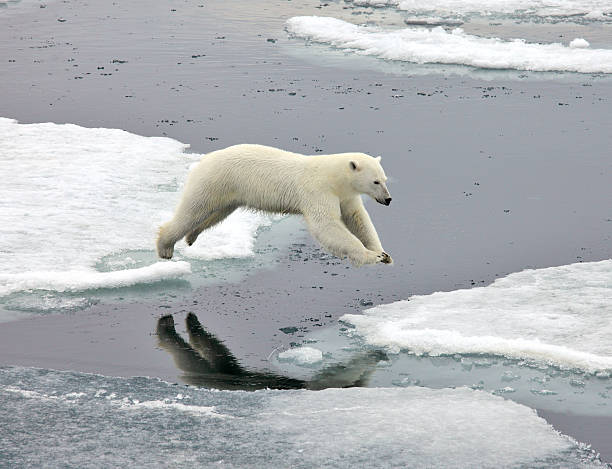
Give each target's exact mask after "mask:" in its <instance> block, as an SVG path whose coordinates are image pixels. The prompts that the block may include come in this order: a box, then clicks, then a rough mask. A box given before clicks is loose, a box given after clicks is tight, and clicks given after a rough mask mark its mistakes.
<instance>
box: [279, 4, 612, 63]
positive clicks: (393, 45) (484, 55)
mask: <svg viewBox="0 0 612 469" xmlns="http://www.w3.org/2000/svg"><path fill="white" fill-rule="evenodd" d="M286 28H287V31H288V32H289V33H290V34H292V35H294V36H296V37H300V38H304V39H307V40H310V41H313V42H318V43H323V44H330V45H332V46H334V47H337V48H339V49H343V50H347V51H351V52H355V53H357V54H362V55H370V56H374V57H378V58H381V59H388V60H398V61H406V62H414V63H420V64H422V63H441V64H454V65H468V66H472V67H480V68H488V69H516V70H532V71H541V72H545V71H568V72H580V73H612V50H609V49H575V48H571V47H566V46H564V45H562V44H557V43H554V44H535V43H528V42H526V41H525V40H523V39H514V40H510V41H506V40H501V39H497V38H485V37H479V36H473V35H470V34H466V33H465V32H464V31H463V30H461V29H455V30H453V31H452V32H447V31H446V30H445V29H444V28H442V27H436V28H433V29H425V28H404V29H396V30H384V29H380V28H377V27H370V26H357V25H354V24H351V23H347V22H346V21H342V20H339V19H336V18H329V17H319V16H296V17H293V18H290V19H289V20H288V21H287V23H286Z"/></svg>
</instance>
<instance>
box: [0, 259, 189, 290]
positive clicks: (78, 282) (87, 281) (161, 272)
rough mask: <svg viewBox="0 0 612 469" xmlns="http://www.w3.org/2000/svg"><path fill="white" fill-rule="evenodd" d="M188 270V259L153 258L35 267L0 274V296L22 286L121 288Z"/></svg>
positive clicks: (90, 288)
mask: <svg viewBox="0 0 612 469" xmlns="http://www.w3.org/2000/svg"><path fill="white" fill-rule="evenodd" d="M189 273H191V266H190V264H189V263H188V262H185V261H177V262H156V263H155V264H151V265H148V266H146V267H140V268H137V269H127V270H115V271H112V272H95V271H90V270H69V271H35V272H26V273H22V274H0V296H4V295H7V294H9V293H13V292H16V291H24V290H53V291H57V292H67V291H69V292H78V291H85V290H95V289H99V288H122V287H130V286H132V285H137V284H139V283H153V282H159V281H161V280H166V279H169V278H176V277H181V276H183V275H186V274H189Z"/></svg>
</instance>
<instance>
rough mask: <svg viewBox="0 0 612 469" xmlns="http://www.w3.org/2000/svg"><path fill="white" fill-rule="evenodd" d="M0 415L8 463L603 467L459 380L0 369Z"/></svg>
mask: <svg viewBox="0 0 612 469" xmlns="http://www.w3.org/2000/svg"><path fill="white" fill-rule="evenodd" d="M185 392H187V394H186V395H185V394H183V393H185ZM41 416H42V417H41ZM0 421H2V422H4V423H5V425H3V426H2V428H1V429H0V441H10V442H11V444H10V445H6V446H5V447H3V448H2V451H3V461H4V462H5V463H6V464H8V465H9V466H11V467H20V466H23V465H25V464H26V463H27V464H29V465H32V466H38V465H44V466H45V467H49V468H55V467H66V466H73V467H80V468H84V469H85V468H89V467H99V465H100V461H104V464H105V465H108V466H113V467H125V466H128V465H132V464H131V463H132V462H133V461H138V464H139V465H140V466H152V467H153V466H155V467H159V466H164V467H169V466H171V467H178V468H181V467H209V466H215V467H216V465H219V466H222V467H296V468H302V467H303V468H308V467H336V468H353V467H381V465H384V466H385V467H407V466H409V467H458V468H459V467H485V468H487V467H488V468H498V467H542V468H547V467H603V465H602V464H600V463H599V462H598V461H597V460H596V459H595V458H594V456H593V453H592V452H591V451H590V450H588V448H586V447H585V446H584V445H581V444H579V443H577V442H575V441H574V440H572V439H571V438H569V437H567V436H564V435H561V434H559V433H558V432H557V431H555V430H554V429H553V428H552V427H551V426H550V425H549V424H548V423H547V422H546V421H545V420H543V419H542V418H540V417H538V415H537V414H536V412H535V411H534V410H532V409H530V408H528V407H525V406H523V405H520V404H516V403H514V402H512V401H508V400H505V399H503V398H501V397H497V396H493V395H491V394H489V393H485V392H482V391H473V390H471V389H467V388H458V389H438V390H435V389H428V388H419V387H412V388H351V389H327V390H323V391H270V390H264V391H255V392H240V391H215V390H207V389H198V388H188V389H187V390H185V389H184V388H179V389H177V387H176V386H172V385H170V384H169V383H165V382H162V381H159V380H155V379H150V378H129V379H123V378H109V377H104V376H100V375H89V374H83V373H76V372H56V371H51V370H41V369H32V368H4V369H0ZM15 432H18V434H19V435H21V436H20V438H11V435H14V434H15ZM109 448H112V451H109ZM41 463H44V464H41Z"/></svg>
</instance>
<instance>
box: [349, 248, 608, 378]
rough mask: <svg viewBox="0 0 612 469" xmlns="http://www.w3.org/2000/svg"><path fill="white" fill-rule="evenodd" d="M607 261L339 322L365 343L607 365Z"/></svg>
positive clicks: (594, 367) (528, 273)
mask: <svg viewBox="0 0 612 469" xmlns="http://www.w3.org/2000/svg"><path fill="white" fill-rule="evenodd" d="M610 298H612V260H606V261H601V262H590V263H579V264H571V265H566V266H561V267H551V268H547V269H538V270H525V271H523V272H518V273H514V274H511V275H508V276H507V277H504V278H500V279H497V280H496V281H495V282H494V283H493V284H491V285H489V286H486V287H480V288H472V289H466V290H455V291H451V292H438V293H433V294H431V295H426V296H413V297H411V298H410V299H409V300H404V301H398V302H395V303H391V304H388V305H382V306H377V307H375V308H371V309H369V310H366V311H365V312H364V314H363V315H354V314H348V315H344V316H343V317H342V318H341V320H343V321H346V322H348V323H351V324H353V325H355V326H356V329H355V331H354V333H356V334H358V335H360V336H362V337H363V338H364V339H365V340H366V341H367V342H368V343H370V344H372V345H375V346H377V347H387V348H388V349H390V350H393V349H396V350H399V349H405V350H409V351H411V352H413V353H415V354H425V353H426V354H430V355H452V354H456V353H459V354H492V355H501V356H506V357H509V358H516V359H522V358H526V359H534V360H537V361H539V362H542V363H547V364H554V365H557V366H560V367H565V368H580V369H582V370H585V371H588V372H591V373H596V372H599V371H606V370H612V342H611V341H610V337H612V304H611V303H610Z"/></svg>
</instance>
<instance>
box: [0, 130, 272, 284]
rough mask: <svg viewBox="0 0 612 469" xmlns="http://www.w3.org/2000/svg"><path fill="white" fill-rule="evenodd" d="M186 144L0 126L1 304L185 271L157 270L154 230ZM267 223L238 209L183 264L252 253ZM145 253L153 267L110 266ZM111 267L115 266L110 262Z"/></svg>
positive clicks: (176, 266)
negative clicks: (29, 294)
mask: <svg viewBox="0 0 612 469" xmlns="http://www.w3.org/2000/svg"><path fill="white" fill-rule="evenodd" d="M187 147H188V145H185V144H183V143H180V142H178V141H176V140H172V139H169V138H160V137H142V136H139V135H134V134H131V133H128V132H125V131H123V130H117V129H104V128H94V129H90V128H84V127H79V126H76V125H71V124H63V125H58V124H53V123H43V124H19V123H18V122H17V121H15V120H11V119H6V118H0V177H1V178H2V181H3V183H2V185H1V186H0V272H1V274H0V296H3V295H7V294H10V293H13V292H17V291H21V290H32V289H45V290H56V291H80V290H85V289H91V288H94V289H95V288H116V287H122V286H130V285H134V284H137V283H145V282H146V283H148V282H155V281H159V280H162V279H167V278H171V277H178V276H182V275H185V274H187V273H189V271H190V270H189V264H187V263H186V262H156V261H155V260H154V259H155V254H154V243H155V237H156V233H157V227H158V226H159V225H160V224H161V223H162V222H164V221H166V220H168V219H170V218H171V216H172V212H173V210H174V207H175V205H176V203H177V202H178V198H179V196H180V190H181V185H182V182H183V181H184V180H185V178H186V175H187V172H188V168H189V166H190V165H191V164H193V163H194V162H196V161H198V160H199V159H200V158H201V157H202V155H195V154H187V153H185V149H186V148H187ZM266 223H270V221H269V218H267V217H265V216H264V215H261V214H254V213H250V212H246V211H242V210H238V211H236V213H234V214H232V215H231V216H230V217H228V219H227V220H226V221H225V222H224V223H223V224H221V225H219V226H218V227H216V228H215V229H214V230H211V231H210V232H207V233H204V234H203V235H202V236H201V237H200V239H198V241H197V242H196V243H195V244H194V246H192V247H190V248H189V249H184V248H183V247H182V246H181V245H184V243H182V242H181V243H179V244H178V245H177V248H178V251H179V254H182V255H183V256H184V257H187V258H200V259H214V258H222V257H244V256H252V255H253V244H254V241H255V235H256V232H257V229H258V227H259V226H261V225H262V224H266ZM129 250H143V251H148V252H149V253H150V254H149V256H150V258H151V265H145V266H143V265H139V266H138V268H130V267H134V265H133V264H134V263H135V262H134V260H133V259H131V258H130V257H129V256H127V255H126V256H125V261H124V262H122V261H118V260H116V259H114V260H113V261H112V263H111V264H112V268H113V269H115V268H121V269H123V270H114V271H113V272H99V271H97V270H96V268H95V265H96V263H97V262H98V261H99V260H100V259H102V258H103V257H105V256H107V255H115V256H119V255H120V254H121V253H122V252H124V251H129ZM109 266H111V265H110V264H109Z"/></svg>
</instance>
